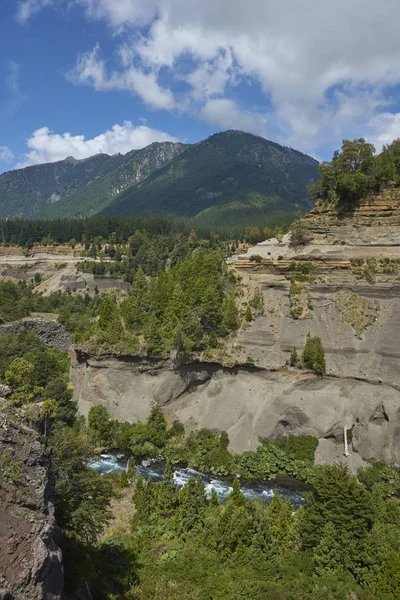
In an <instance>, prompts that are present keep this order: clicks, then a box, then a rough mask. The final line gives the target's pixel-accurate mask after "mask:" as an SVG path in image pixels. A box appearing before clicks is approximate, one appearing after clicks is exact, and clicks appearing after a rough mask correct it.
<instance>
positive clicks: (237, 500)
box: [228, 477, 247, 506]
mask: <svg viewBox="0 0 400 600" xmlns="http://www.w3.org/2000/svg"><path fill="white" fill-rule="evenodd" d="M228 502H231V503H232V504H234V505H235V506H246V503H247V501H246V497H245V496H244V495H243V494H242V492H241V490H240V481H239V479H238V478H237V477H234V479H233V483H232V491H231V493H230V494H229V496H228Z"/></svg>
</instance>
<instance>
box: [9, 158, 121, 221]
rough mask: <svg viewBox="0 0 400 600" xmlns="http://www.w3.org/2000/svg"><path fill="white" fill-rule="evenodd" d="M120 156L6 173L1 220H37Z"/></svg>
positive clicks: (112, 166) (106, 170)
mask: <svg viewBox="0 0 400 600" xmlns="http://www.w3.org/2000/svg"><path fill="white" fill-rule="evenodd" d="M123 158H124V157H123V156H121V155H119V154H117V155H115V156H109V155H108V154H97V155H95V156H91V157H90V158H87V159H84V160H75V159H74V158H72V157H69V158H66V159H65V160H61V161H58V162H54V163H49V164H44V165H35V166H33V167H26V168H25V169H17V170H15V171H8V172H7V173H3V174H2V175H0V217H2V218H10V217H22V216H23V217H25V218H27V217H40V216H44V215H45V214H46V211H47V210H48V207H49V206H51V205H52V204H53V203H56V202H59V201H60V200H61V199H62V198H64V197H65V196H66V195H68V194H69V193H70V192H72V191H73V190H76V189H78V188H81V187H82V186H84V185H86V184H87V183H88V182H89V181H91V180H93V179H95V178H97V177H103V176H104V175H106V174H107V173H109V172H110V171H113V170H114V169H116V168H117V167H118V166H119V164H120V162H121V161H122V160H123Z"/></svg>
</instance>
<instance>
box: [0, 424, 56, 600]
mask: <svg viewBox="0 0 400 600" xmlns="http://www.w3.org/2000/svg"><path fill="white" fill-rule="evenodd" d="M48 463H49V461H48V457H47V456H46V454H45V449H44V446H43V444H42V442H41V440H40V436H39V435H38V434H37V433H36V432H35V431H33V430H32V429H29V428H27V427H24V426H23V425H20V424H17V423H15V422H13V421H12V420H10V419H9V417H7V416H6V415H5V414H4V413H2V412H0V467H1V468H0V483H1V485H0V598H2V599H5V600H61V599H62V598H63V588H64V582H63V568H62V562H61V558H62V557H61V550H60V549H59V548H58V546H57V543H56V539H57V530H56V524H55V519H54V506H53V501H54V486H53V482H52V481H51V479H49V475H48V466H49V464H48Z"/></svg>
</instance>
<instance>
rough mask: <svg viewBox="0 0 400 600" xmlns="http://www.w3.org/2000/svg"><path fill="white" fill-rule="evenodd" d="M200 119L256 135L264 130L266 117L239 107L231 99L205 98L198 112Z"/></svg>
mask: <svg viewBox="0 0 400 600" xmlns="http://www.w3.org/2000/svg"><path fill="white" fill-rule="evenodd" d="M199 116H200V118H201V119H204V121H207V123H210V125H215V126H217V127H223V128H224V129H241V130H244V131H249V132H251V133H255V134H257V135H261V134H262V132H263V131H264V126H265V122H266V118H265V117H263V116H261V115H260V116H258V117H257V115H255V114H253V113H249V112H247V111H244V110H242V109H240V108H239V107H238V106H237V104H235V102H234V101H233V100H229V99H228V98H213V99H210V100H207V102H206V104H205V105H204V107H203V108H202V110H201V111H200V113H199Z"/></svg>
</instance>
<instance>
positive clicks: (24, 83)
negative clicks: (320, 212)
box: [0, 0, 400, 172]
mask: <svg viewBox="0 0 400 600" xmlns="http://www.w3.org/2000/svg"><path fill="white" fill-rule="evenodd" d="M399 19H400V3H399V2H398V0H385V1H384V2H381V3H378V2H376V0H352V1H351V2H348V0H336V2H335V3H332V2H327V1H325V0H308V1H307V2H306V3H305V2H303V3H300V2H298V0H281V1H280V2H279V3H277V2H276V0H274V1H272V0H247V1H246V2H243V0H229V1H228V0H201V2H199V0H1V5H0V172H2V171H5V170H9V169H12V168H15V167H19V166H25V165H29V164H38V163H41V162H49V161H54V160H60V159H62V158H65V157H66V156H69V155H72V156H75V157H76V158H85V157H86V156H90V155H92V154H95V153H97V152H107V153H115V152H127V151H128V150H130V149H132V148H140V147H143V146H145V145H147V144H149V143H151V142H153V141H156V140H166V139H173V140H177V139H179V140H181V141H189V142H195V141H198V140H200V139H202V138H204V137H206V136H208V135H210V134H212V133H214V132H215V131H221V130H223V129H228V128H235V129H242V130H245V131H250V132H252V133H255V134H258V135H262V136H264V137H266V138H268V139H273V140H275V141H278V142H280V143H282V144H286V145H290V146H292V147H294V148H297V149H299V150H302V151H304V152H307V153H309V154H312V155H313V156H316V157H317V158H319V159H330V158H331V155H332V152H333V150H334V149H336V148H337V147H339V146H340V143H341V140H342V139H343V138H349V137H350V138H352V137H356V136H361V135H362V136H364V137H366V138H367V139H368V140H369V141H372V142H373V143H374V144H375V145H376V148H377V149H380V148H381V146H382V144H384V143H388V142H390V141H391V140H392V139H394V138H396V137H398V136H400V98H399V90H400V42H399V36H398V22H399Z"/></svg>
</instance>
